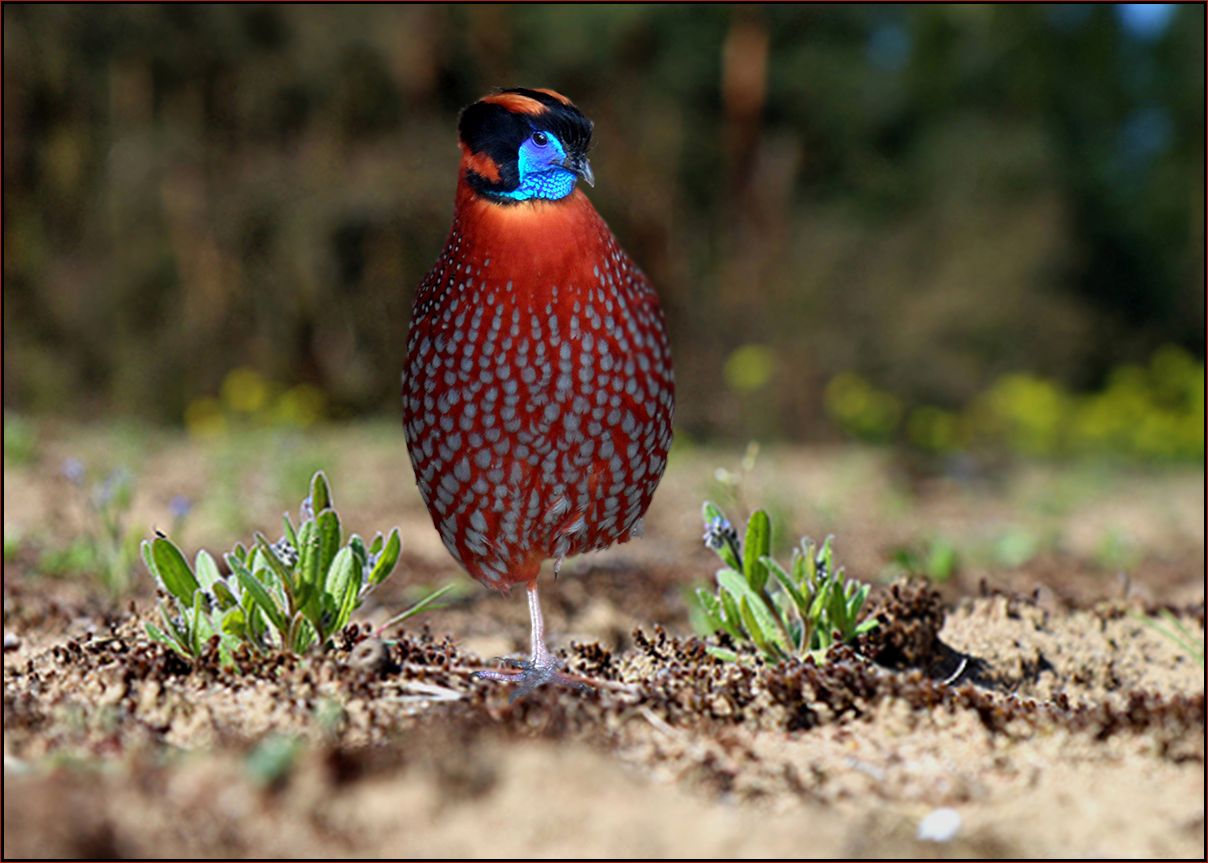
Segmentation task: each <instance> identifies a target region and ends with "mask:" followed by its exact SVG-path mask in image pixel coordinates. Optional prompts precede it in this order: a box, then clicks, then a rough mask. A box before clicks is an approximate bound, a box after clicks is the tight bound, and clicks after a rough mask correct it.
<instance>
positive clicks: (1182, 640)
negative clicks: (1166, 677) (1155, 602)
mask: <svg viewBox="0 0 1208 863" xmlns="http://www.w3.org/2000/svg"><path fill="white" fill-rule="evenodd" d="M1158 614H1159V616H1160V617H1161V618H1162V621H1163V622H1164V623H1165V624H1166V626H1163V625H1162V624H1161V623H1159V622H1158V621H1157V620H1155V619H1154V618H1152V617H1145V616H1144V615H1140V614H1138V615H1137V619H1138V620H1140V621H1141V622H1142V623H1144V624H1145V625H1146V626H1148V627H1149V628H1150V629H1152V630H1153V631H1154V632H1156V633H1158V635H1160V636H1162V637H1163V638H1165V639H1166V640H1167V641H1169V642H1171V643H1172V644H1174V646H1175V647H1177V648H1179V649H1180V650H1182V651H1183V652H1184V653H1186V654H1187V655H1188V656H1190V657H1191V660H1192V661H1193V662H1194V663H1195V664H1196V665H1198V666H1200V667H1201V668H1203V667H1204V640H1203V639H1202V638H1200V639H1197V638H1196V637H1195V636H1194V635H1192V634H1191V632H1190V631H1189V630H1188V629H1187V627H1185V626H1184V625H1183V624H1182V623H1180V622H1179V619H1178V618H1177V617H1175V616H1174V615H1173V614H1171V613H1170V612H1169V611H1167V610H1166V609H1162V610H1161V611H1160V612H1158ZM1168 627H1169V628H1168Z"/></svg>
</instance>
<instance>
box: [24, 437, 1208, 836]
mask: <svg viewBox="0 0 1208 863" xmlns="http://www.w3.org/2000/svg"><path fill="white" fill-rule="evenodd" d="M740 457H741V448H735V449H733V450H727V449H700V448H683V449H680V450H677V451H676V452H675V453H674V454H673V458H672V460H671V464H670V468H669V473H668V476H667V478H666V480H665V481H664V484H663V486H662V487H661V489H660V492H659V494H658V496H657V497H656V500H655V504H654V506H653V508H652V510H651V513H650V515H649V517H648V520H647V529H646V534H645V536H644V537H643V538H642V539H640V540H638V541H635V542H633V543H630V544H627V545H624V546H621V547H619V548H616V549H613V550H610V551H608V552H604V553H600V554H597V555H592V556H588V557H585V558H582V559H579V560H576V561H573V562H571V563H570V564H569V565H568V566H567V567H565V568H564V570H563V573H562V576H561V577H560V579H559V580H558V581H557V582H554V580H553V578H552V576H544V577H543V582H542V585H543V587H542V592H543V597H544V601H545V607H546V611H547V626H548V629H549V631H550V633H551V637H552V643H553V644H554V646H556V647H557V648H559V649H560V651H561V652H562V654H563V655H564V656H565V658H566V660H567V662H568V664H569V666H570V667H571V668H572V669H573V670H575V671H577V672H579V673H582V674H587V675H591V676H592V677H594V678H596V679H597V680H600V681H601V686H600V687H598V688H597V689H596V691H594V692H590V693H578V692H571V691H567V690H561V689H555V688H549V687H547V688H544V689H541V690H538V691H537V692H535V693H534V694H532V695H531V696H530V697H528V698H526V699H524V700H521V701H519V702H517V703H515V704H509V702H508V697H507V695H508V692H507V689H506V687H501V686H499V685H497V684H491V683H486V682H483V681H478V680H472V679H471V678H470V673H471V672H472V671H473V670H474V669H476V668H480V667H483V665H484V663H485V662H487V661H488V660H487V659H484V658H489V657H495V656H499V655H504V654H508V653H513V652H518V651H522V650H524V649H525V647H526V643H527V637H528V633H527V614H526V612H525V609H524V600H523V598H521V597H520V596H517V595H515V594H513V595H512V596H511V597H509V598H506V599H505V598H501V597H499V596H498V595H495V594H493V593H489V592H488V591H486V590H484V589H481V588H479V587H477V586H476V585H473V584H472V583H468V582H467V580H466V579H465V578H464V576H460V575H458V574H457V573H456V570H455V568H454V566H453V564H452V561H451V560H450V559H449V558H448V556H447V555H446V554H445V552H444V551H443V549H442V548H441V546H440V544H439V540H438V539H437V537H436V534H435V531H433V530H432V527H431V524H430V523H429V522H428V521H427V518H426V513H425V512H424V511H423V508H422V505H421V504H420V502H419V500H418V496H417V495H416V493H415V490H414V484H413V482H412V480H411V476H410V469H409V468H408V467H407V463H406V457H405V453H404V450H403V448H402V440H401V433H400V432H398V430H397V429H395V428H394V427H393V426H384V425H383V426H377V425H369V426H354V427H345V428H333V429H330V430H326V431H323V432H315V433H313V434H309V435H307V436H305V437H304V438H302V439H296V438H293V437H290V438H286V439H278V438H276V437H274V436H272V435H270V434H268V433H264V434H256V435H249V436H248V440H247V441H243V442H240V443H239V444H238V445H236V444H233V443H231V442H200V443H199V442H191V441H187V440H184V439H183V438H180V437H177V436H173V435H170V434H166V433H152V432H146V431H139V430H135V431H131V430H130V429H124V430H113V429H102V430H96V429H91V430H90V429H81V428H76V427H69V426H53V425H51V426H47V427H46V428H44V429H42V430H41V434H40V436H39V444H38V448H37V450H36V452H35V453H34V454H33V455H32V456H26V457H24V458H23V459H22V461H21V462H20V463H10V462H9V460H8V459H7V457H6V464H5V484H4V519H5V521H4V532H5V571H4V638H5V641H4V771H5V772H4V779H5V782H4V786H5V788H4V790H5V793H4V855H5V856H6V857H47V856H50V857H65V856H80V855H87V856H254V857H269V856H311V857H313V856H335V855H340V856H453V857H465V856H489V857H512V856H523V857H535V856H541V857H547V856H548V857H554V856H606V857H639V856H676V857H693V856H708V857H728V856H744V857H753V856H783V857H803V856H805V857H808V856H825V857H851V856H873V857H885V856H922V857H933V856H935V857H969V856H978V857H983V856H988V857H1050V856H1060V857H1081V856H1087V857H1102V856H1117V857H1121V856H1123V857H1192V858H1194V857H1203V855H1204V853H1205V844H1204V837H1205V820H1204V743H1205V696H1204V669H1203V667H1202V666H1200V665H1199V664H1197V663H1196V661H1194V659H1193V658H1192V657H1191V656H1190V655H1189V654H1188V653H1186V652H1184V651H1182V650H1181V649H1179V648H1178V647H1177V646H1176V645H1174V644H1173V643H1171V642H1170V641H1168V640H1167V639H1165V638H1163V637H1162V636H1161V635H1159V634H1158V633H1156V632H1154V631H1153V630H1152V629H1151V628H1149V627H1148V626H1146V625H1145V624H1144V623H1143V622H1142V621H1141V619H1140V616H1141V615H1153V614H1156V613H1157V612H1158V611H1159V610H1160V609H1166V610H1169V611H1171V612H1172V613H1174V614H1175V615H1176V616H1177V617H1178V619H1179V620H1180V621H1181V622H1182V624H1183V625H1184V626H1185V627H1187V628H1188V629H1190V630H1191V631H1192V632H1193V634H1194V635H1195V636H1196V637H1198V638H1200V639H1201V640H1202V639H1203V637H1204V484H1203V482H1204V474H1203V469H1202V467H1195V468H1190V469H1186V468H1185V469H1181V470H1180V469H1163V470H1146V471H1142V470H1137V469H1132V468H1124V467H1115V468H1101V467H1100V468H1087V467H1071V466H1064V467H1059V466H1052V465H1049V466H1044V465H1031V466H1004V465H1001V464H1000V465H972V466H970V465H960V466H955V467H954V466H942V465H941V466H936V465H926V466H920V465H918V464H907V463H903V462H902V461H901V460H899V459H896V458H895V457H893V456H891V455H889V454H887V453H883V452H877V451H868V450H860V449H855V448H794V449H769V450H768V451H766V452H765V453H763V454H762V455H761V456H760V458H759V460H758V461H757V462H756V465H755V467H754V469H753V470H751V471H750V472H749V475H747V476H746V477H745V478H744V479H743V480H742V482H741V485H740V494H739V497H740V498H741V500H740V501H738V502H735V501H728V502H729V504H730V506H731V509H732V511H733V512H734V513H735V514H737V513H738V510H739V509H740V508H741V504H742V501H746V502H748V503H759V504H760V505H763V506H766V507H767V508H769V510H770V511H772V513H773V515H774V517H775V518H776V519H777V522H778V523H779V524H784V525H786V526H789V527H790V528H791V530H792V531H793V535H796V534H799V533H808V534H811V535H813V536H821V535H823V534H825V533H828V532H830V533H834V534H836V537H837V546H836V548H837V557H838V559H839V560H840V561H841V562H845V563H846V564H847V565H848V570H849V574H851V575H856V576H858V577H861V578H863V579H865V580H868V581H871V582H873V583H874V584H876V585H877V586H876V588H875V589H874V598H873V600H872V608H871V613H874V614H877V615H879V616H880V619H881V621H882V625H881V626H879V627H878V628H877V629H876V630H874V631H873V633H872V634H871V635H870V636H867V637H865V638H864V639H863V640H862V641H860V642H859V643H857V644H855V645H853V646H851V647H844V648H838V649H835V650H833V651H832V653H831V655H830V657H829V658H828V659H829V661H828V662H827V663H826V664H825V665H822V666H818V665H814V664H813V663H811V662H807V663H787V664H781V665H778V666H775V667H770V666H767V665H765V664H763V663H762V662H761V661H759V660H756V659H755V658H754V657H753V656H752V657H747V661H746V662H744V663H742V664H727V663H723V662H721V661H719V660H716V659H713V658H712V657H710V656H709V655H708V654H706V653H705V651H704V645H705V643H706V642H704V641H702V640H700V639H699V638H697V637H696V636H694V634H693V631H692V627H691V625H690V623H689V618H688V607H687V603H686V599H685V596H686V593H687V591H688V589H689V588H691V587H693V586H696V585H700V584H706V583H708V581H709V580H710V579H711V576H712V573H713V570H714V569H715V566H716V563H715V558H713V557H712V556H711V554H710V553H709V552H708V551H707V550H706V549H704V548H703V546H702V544H701V541H700V533H701V526H700V518H699V507H700V501H701V500H702V499H703V498H704V497H713V498H715V499H723V500H724V498H725V496H726V495H727V494H728V492H727V487H726V484H725V482H719V480H718V479H717V478H716V475H715V473H714V471H715V469H716V468H718V467H723V468H726V469H728V470H734V471H736V470H738V461H739V459H740ZM67 458H79V459H80V460H81V461H82V462H84V463H85V464H87V465H89V466H90V468H91V467H92V466H94V465H95V466H96V470H98V471H100V472H103V471H105V470H108V469H109V468H111V467H114V466H116V465H118V464H129V465H132V469H133V470H134V471H135V472H136V473H137V475H138V477H139V484H138V491H137V494H136V496H135V500H134V505H133V509H132V511H131V513H130V519H131V521H132V523H134V524H145V525H147V526H148V531H149V530H150V528H151V527H153V526H162V525H168V524H171V516H170V515H169V514H168V504H169V501H170V500H171V499H172V498H173V497H174V496H176V495H186V496H188V497H190V498H192V499H193V500H194V501H195V503H194V507H193V512H192V513H191V514H190V515H189V517H188V520H187V521H186V522H185V523H184V525H183V526H181V527H180V533H179V537H180V540H181V542H182V544H184V545H185V546H186V548H187V549H188V550H189V551H192V550H193V549H195V548H196V547H199V546H205V547H208V548H210V549H211V550H213V551H221V550H224V549H225V548H227V547H229V545H230V544H231V542H233V541H234V540H236V539H245V538H246V537H247V536H250V534H251V531H252V530H253V529H267V530H271V529H272V527H273V525H274V524H275V523H276V520H277V519H278V518H279V516H280V513H281V511H282V510H284V509H286V508H287V507H289V508H293V507H294V506H296V501H297V498H298V497H300V492H301V488H302V483H304V482H305V477H306V475H307V474H308V472H309V470H310V469H312V467H314V466H317V465H318V464H321V465H323V466H324V467H325V468H326V469H327V471H328V475H329V476H330V478H331V480H332V484H333V487H334V493H335V501H336V504H337V506H338V508H339V509H340V512H341V516H342V518H343V520H344V523H345V524H346V525H349V526H351V527H352V528H353V529H356V530H358V531H360V532H362V533H365V532H369V533H372V532H373V530H375V529H388V528H389V527H391V526H393V525H395V524H398V525H399V526H400V527H401V529H402V533H403V536H404V554H403V558H402V563H401V567H400V571H399V573H398V574H397V575H396V576H395V577H394V579H393V580H392V581H390V582H387V584H386V585H385V586H384V587H383V589H382V590H381V591H379V592H378V593H376V594H375V595H374V597H373V598H372V601H371V603H369V604H367V606H366V607H364V608H362V609H361V610H360V612H358V615H357V616H355V617H354V620H358V621H360V622H359V623H358V624H355V625H354V627H352V628H350V629H349V630H346V631H345V633H344V634H343V636H341V638H340V639H339V643H338V644H337V645H336V646H335V647H334V648H333V649H331V650H329V651H328V652H326V653H324V654H322V655H312V656H307V657H304V658H301V659H298V658H278V659H273V660H271V661H266V660H256V659H251V658H249V659H247V660H246V661H243V662H241V668H240V669H239V670H238V671H230V670H223V669H221V668H219V667H218V666H217V664H216V663H215V662H213V661H205V662H202V663H199V664H198V666H196V667H190V666H189V665H188V664H187V663H185V662H184V661H183V660H181V659H179V658H178V657H176V656H175V655H173V654H170V653H169V652H167V651H166V650H164V649H163V648H161V647H160V646H158V645H156V644H153V643H151V642H149V641H148V639H147V638H146V637H145V636H144V635H143V634H142V626H143V622H144V621H146V620H149V619H151V614H152V612H153V611H154V596H153V591H152V589H151V586H150V583H149V577H147V576H145V573H141V572H140V573H139V575H138V578H137V580H136V584H135V587H134V589H133V591H132V592H131V593H130V594H129V595H126V596H122V597H120V598H117V599H114V598H110V597H107V596H106V595H105V594H104V592H103V591H102V590H101V589H100V588H99V587H98V586H97V584H96V582H95V580H93V579H90V578H88V577H87V576H86V575H85V576H76V577H59V578H52V577H49V576H48V575H47V574H45V573H44V572H42V571H41V564H40V561H41V560H42V558H41V557H40V556H39V550H40V549H44V548H46V547H49V546H52V545H53V544H54V543H55V542H62V541H63V540H64V537H69V536H71V535H73V534H74V533H75V532H77V531H79V530H81V529H83V526H85V525H86V523H87V522H86V520H85V516H84V514H83V508H82V507H81V506H79V505H78V502H76V503H73V502H72V499H71V496H72V492H73V491H74V489H72V488H70V487H69V486H68V484H67V483H66V482H65V481H64V480H63V479H62V478H61V477H60V475H59V469H60V466H61V464H62V463H63V461H64V459H67ZM299 477H301V479H298V478H299ZM232 531H235V532H232ZM939 535H942V536H944V537H946V538H949V539H951V540H953V541H955V542H956V543H957V545H958V548H959V552H960V558H959V560H960V563H959V565H958V566H957V567H956V568H955V572H954V573H953V574H952V576H951V577H950V578H949V579H948V580H946V581H944V582H943V583H942V584H939V585H937V586H936V588H937V589H933V587H932V586H931V585H928V584H926V583H925V582H921V581H919V580H910V581H906V580H902V579H900V578H897V577H895V578H894V580H892V582H891V581H890V574H889V571H888V569H887V565H888V563H889V562H890V561H891V560H892V558H893V556H894V554H895V550H897V549H899V548H901V547H902V546H904V545H910V544H918V543H920V542H924V541H925V540H926V539H927V538H928V537H934V536H939ZM1021 536H1022V537H1025V538H1026V539H1027V540H1028V542H1030V543H1031V545H1030V547H1029V550H1030V554H1028V555H1026V556H1024V555H1021V556H1020V557H1022V558H1026V559H1019V558H1015V559H1010V555H1002V554H997V552H995V549H996V548H1001V547H1003V543H1004V542H1005V541H1006V540H1004V539H1003V537H1015V538H1016V539H1015V540H1012V541H1013V542H1016V545H1018V544H1019V541H1018V537H1021ZM10 537H12V538H19V539H20V541H19V542H18V541H16V539H14V541H13V543H12V549H11V553H10V542H9V540H10ZM786 538H787V539H791V536H790V537H786ZM451 580H453V581H457V582H458V583H459V584H462V585H463V586H464V587H465V589H464V590H460V591H458V592H457V593H456V594H455V596H456V599H455V600H454V601H452V602H451V604H450V605H449V606H448V607H446V608H443V609H441V610H439V611H435V612H432V613H430V614H426V615H424V616H423V617H420V618H417V619H415V620H413V621H410V622H408V624H407V625H405V626H404V627H403V628H402V630H401V631H391V632H389V633H387V634H386V637H385V639H384V640H383V639H379V638H377V637H376V636H375V635H374V634H373V632H372V625H374V624H376V623H380V622H381V621H384V620H385V619H386V618H387V617H388V616H389V615H390V614H391V613H393V612H395V611H397V610H399V608H401V607H402V606H403V605H404V603H405V602H406V601H407V600H408V598H411V599H413V598H414V597H415V596H416V595H417V592H419V591H421V590H422V587H423V586H429V587H430V586H432V585H436V584H442V583H445V582H446V581H451ZM945 809H947V810H952V811H953V812H954V813H955V815H953V814H952V813H946V814H945V813H941V814H940V815H936V814H935V813H936V810H945ZM64 813H70V816H69V817H65V816H64ZM945 817H947V819H948V820H949V827H948V829H947V830H944V831H941V832H942V833H943V834H944V835H943V837H942V841H931V840H924V839H920V838H919V835H920V827H921V825H922V824H923V823H924V819H927V821H926V822H925V823H927V824H932V823H934V821H935V819H936V818H939V819H940V820H943V819H944V818H945ZM953 825H955V826H953Z"/></svg>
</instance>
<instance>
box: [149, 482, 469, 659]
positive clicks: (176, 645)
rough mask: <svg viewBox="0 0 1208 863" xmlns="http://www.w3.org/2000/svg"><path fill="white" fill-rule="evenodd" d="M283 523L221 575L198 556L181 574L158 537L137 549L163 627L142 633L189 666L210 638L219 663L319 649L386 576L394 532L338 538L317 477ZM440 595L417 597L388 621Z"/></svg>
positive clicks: (179, 557) (394, 557) (238, 552)
mask: <svg viewBox="0 0 1208 863" xmlns="http://www.w3.org/2000/svg"><path fill="white" fill-rule="evenodd" d="M283 526H284V534H283V535H282V537H281V538H280V539H279V540H278V541H277V542H275V543H270V542H269V540H268V538H267V537H265V536H264V534H262V533H256V534H255V535H254V541H253V543H252V546H251V548H250V549H249V548H245V547H244V546H243V544H242V543H236V545H235V547H234V548H233V549H232V550H231V551H229V552H228V553H227V554H225V555H223V560H224V561H225V562H226V565H227V573H226V574H225V575H224V574H223V573H222V572H221V571H220V570H219V567H218V563H217V562H216V561H215V560H214V558H213V556H211V555H210V553H209V552H207V551H205V550H204V549H202V550H201V551H199V552H197V557H196V559H195V560H194V563H193V566H191V567H190V566H189V562H188V560H187V559H186V558H185V556H184V554H183V553H181V550H180V549H179V548H177V546H176V545H175V543H173V542H172V541H171V540H170V539H168V538H167V537H164V536H160V537H157V538H156V539H153V540H150V541H146V542H143V544H142V555H143V561H144V562H145V563H146V565H147V569H148V570H149V571H150V572H151V574H152V575H153V576H154V577H155V580H156V581H157V582H158V583H159V585H160V587H162V588H163V591H164V593H165V594H166V596H165V597H164V598H163V599H162V600H161V601H160V603H159V616H160V620H161V622H162V626H156V625H155V624H151V623H148V624H147V626H146V629H147V634H148V635H149V636H150V637H151V638H153V639H155V640H156V641H159V642H162V643H163V644H165V645H167V646H168V647H170V648H172V649H173V650H175V651H176V652H177V653H179V654H180V655H181V656H184V657H185V658H186V659H190V660H195V659H197V658H199V657H200V656H201V654H202V653H203V652H204V651H205V650H206V649H207V646H208V644H209V643H210V641H211V639H213V638H214V637H215V636H217V637H218V650H219V654H220V657H221V659H222V662H223V664H228V665H229V664H231V661H232V660H231V656H232V652H233V651H234V650H235V649H236V648H237V647H239V646H240V645H244V644H246V645H248V646H249V647H250V648H252V649H253V650H256V651H259V652H262V653H271V652H286V653H295V654H300V653H303V652H305V651H306V650H308V649H309V648H311V647H313V646H314V645H326V644H327V643H328V641H329V640H330V639H331V637H332V636H333V635H334V634H335V633H337V632H339V631H340V630H341V629H343V628H344V626H345V625H347V623H348V621H349V618H350V617H351V616H352V613H353V611H355V610H356V609H357V608H358V607H359V606H360V604H361V602H362V601H363V600H364V598H365V596H366V595H367V594H368V593H369V591H371V590H372V589H373V588H375V587H376V586H377V585H379V584H381V583H382V582H383V581H385V580H386V579H387V578H388V577H389V576H390V574H391V573H392V572H393V571H394V568H395V565H396V564H397V563H398V558H399V553H400V552H401V551H402V540H401V539H400V538H399V532H398V529H397V528H395V529H393V530H391V532H390V535H389V536H388V537H383V536H382V535H381V534H380V533H379V534H377V535H376V536H375V537H374V539H373V541H372V542H370V543H366V542H365V541H364V540H363V539H361V537H359V536H357V535H356V534H352V535H351V536H349V537H347V541H345V537H344V533H343V530H342V528H341V525H340V518H339V516H338V515H337V514H336V511H335V509H334V508H333V506H332V499H331V488H330V486H329V485H328V482H327V478H326V476H324V474H323V472H322V471H319V472H317V473H316V474H315V475H314V477H313V478H312V479H311V481H310V495H309V496H308V497H307V498H306V500H304V501H303V503H302V506H301V508H300V511H299V524H298V525H297V526H296V527H295V526H294V523H293V522H292V521H291V520H290V517H289V515H288V514H286V515H285V517H284V519H283ZM446 589H447V588H446ZM443 593H444V590H441V591H437V592H436V593H435V594H432V595H429V596H427V597H425V598H424V599H423V600H421V601H420V602H419V603H417V604H416V605H415V606H413V607H412V608H411V609H408V611H407V612H404V613H403V615H400V616H399V617H398V618H396V620H398V619H401V618H404V617H405V616H410V614H414V613H418V611H419V610H422V609H423V608H425V607H427V606H428V605H430V604H431V603H432V601H433V600H434V599H435V598H437V596H439V595H440V594H443Z"/></svg>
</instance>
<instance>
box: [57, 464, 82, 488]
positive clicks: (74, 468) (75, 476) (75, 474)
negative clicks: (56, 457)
mask: <svg viewBox="0 0 1208 863" xmlns="http://www.w3.org/2000/svg"><path fill="white" fill-rule="evenodd" d="M62 473H63V476H64V477H65V478H66V479H67V481H68V482H70V483H71V484H72V485H83V484H84V463H83V462H82V461H80V460H79V459H78V458H69V459H67V460H66V461H65V462H63V469H62Z"/></svg>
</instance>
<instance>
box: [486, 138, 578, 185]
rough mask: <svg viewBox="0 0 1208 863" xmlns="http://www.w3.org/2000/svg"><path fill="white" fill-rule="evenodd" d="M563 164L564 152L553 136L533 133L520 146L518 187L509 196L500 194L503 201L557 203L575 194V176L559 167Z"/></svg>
mask: <svg viewBox="0 0 1208 863" xmlns="http://www.w3.org/2000/svg"><path fill="white" fill-rule="evenodd" d="M565 161H566V150H565V149H564V148H563V147H562V142H561V141H559V140H558V138H557V136H556V135H554V134H553V133H552V132H534V133H533V134H532V135H530V136H529V137H528V138H526V139H525V141H524V143H523V144H521V145H520V153H519V155H518V156H517V159H516V167H517V168H518V169H519V171H520V185H519V186H517V187H516V188H515V190H513V191H511V192H499V193H498V194H499V195H500V196H502V197H504V198H511V199H512V200H514V201H530V200H533V199H534V198H540V199H543V200H547V201H557V200H560V199H562V198H565V197H566V196H567V195H569V194H570V193H571V192H573V191H574V190H575V180H576V179H577V175H576V174H575V172H574V171H571V170H570V169H568V168H564V167H562V163H563V162H565Z"/></svg>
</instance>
